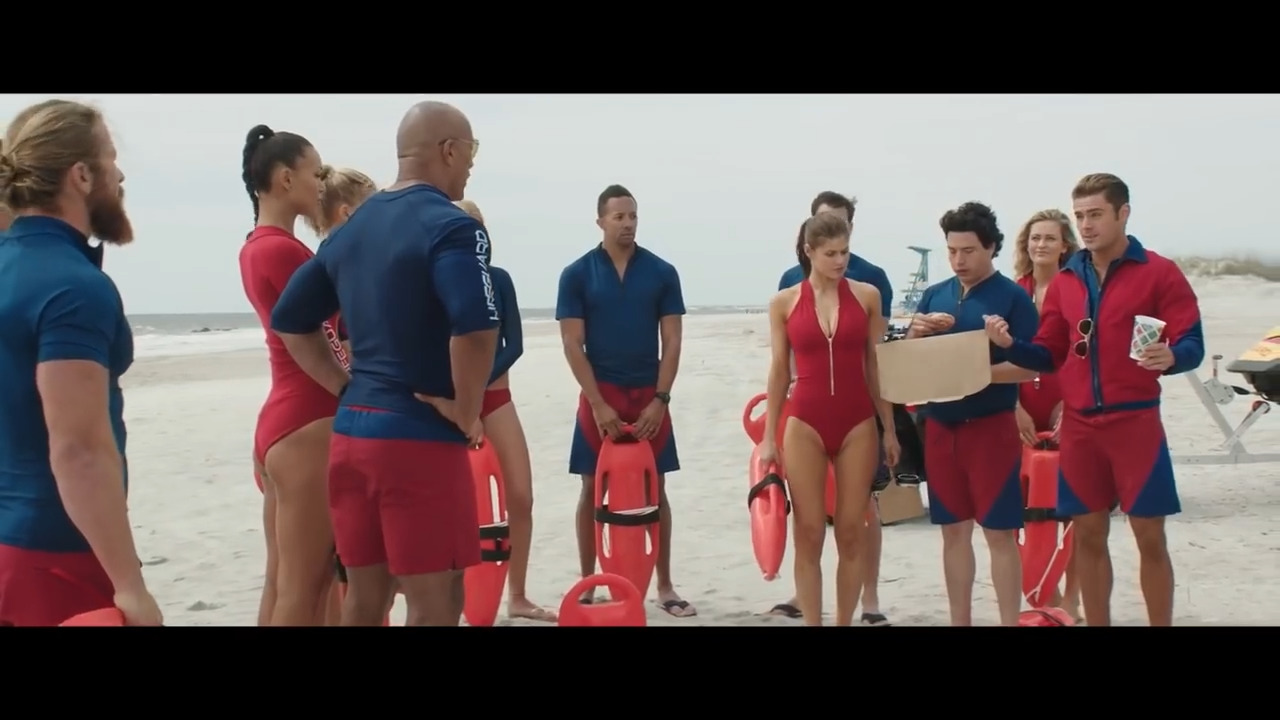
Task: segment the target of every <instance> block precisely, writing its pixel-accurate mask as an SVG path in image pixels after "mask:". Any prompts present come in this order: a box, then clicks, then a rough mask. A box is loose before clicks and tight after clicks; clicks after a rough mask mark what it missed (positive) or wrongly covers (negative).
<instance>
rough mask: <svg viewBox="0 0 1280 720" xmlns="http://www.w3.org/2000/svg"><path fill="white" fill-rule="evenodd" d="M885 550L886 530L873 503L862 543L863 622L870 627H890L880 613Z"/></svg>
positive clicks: (868, 514) (887, 620)
mask: <svg viewBox="0 0 1280 720" xmlns="http://www.w3.org/2000/svg"><path fill="white" fill-rule="evenodd" d="M883 548H884V529H883V528H881V527H880V511H879V510H878V509H877V508H876V504H875V503H874V502H873V503H871V505H870V507H869V509H868V510H867V532H866V535H864V536H863V543H862V553H863V556H862V567H863V568H864V569H865V572H866V577H864V578H863V582H862V621H863V622H865V623H867V624H869V625H888V624H889V619H888V618H886V617H885V616H884V614H883V613H881V612H880V555H881V552H882V551H883Z"/></svg>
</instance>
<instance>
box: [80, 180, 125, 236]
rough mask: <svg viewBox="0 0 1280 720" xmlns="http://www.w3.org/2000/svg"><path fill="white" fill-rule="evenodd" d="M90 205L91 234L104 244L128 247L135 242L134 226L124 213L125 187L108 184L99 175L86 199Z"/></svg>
mask: <svg viewBox="0 0 1280 720" xmlns="http://www.w3.org/2000/svg"><path fill="white" fill-rule="evenodd" d="M85 200H86V202H87V203H88V205H89V233H90V234H91V235H93V237H96V238H98V239H99V240H101V241H102V242H104V243H110V244H112V245H128V244H129V243H131V242H133V224H132V223H131V222H129V215H128V213H126V212H125V211H124V187H123V186H121V185H119V184H118V183H108V182H106V181H105V180H104V179H102V176H101V175H98V176H97V177H95V179H94V183H93V190H92V191H90V192H89V196H88V197H87V198H86V199H85Z"/></svg>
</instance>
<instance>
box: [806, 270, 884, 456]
mask: <svg viewBox="0 0 1280 720" xmlns="http://www.w3.org/2000/svg"><path fill="white" fill-rule="evenodd" d="M836 292H837V296H838V297H839V314H838V318H837V320H836V326H835V332H834V333H833V334H832V335H831V336H829V337H828V335H827V331H826V330H825V329H824V328H823V325H822V324H821V323H820V322H819V320H818V309H817V302H816V300H815V298H814V293H813V286H812V285H811V284H810V283H809V281H808V280H805V281H803V282H801V283H800V299H799V300H798V301H797V302H796V306H795V308H793V309H792V311H791V315H790V316H789V317H788V318H787V340H788V341H789V342H790V344H791V350H792V352H793V353H794V354H795V360H796V381H795V385H793V386H792V388H791V396H790V398H788V400H787V405H788V408H789V410H790V414H791V416H792V417H794V418H796V419H797V420H800V421H802V422H804V423H805V424H807V425H808V426H809V427H812V428H813V429H814V430H816V431H817V432H818V436H819V437H820V438H821V439H822V444H823V447H824V448H826V451H827V455H828V456H830V457H835V455H836V454H837V453H839V452H840V446H841V445H842V444H844V439H845V436H847V435H848V434H849V431H850V430H852V429H853V428H855V427H857V426H858V424H859V423H861V422H863V421H864V420H867V419H868V418H871V417H874V416H875V414H876V410H875V403H874V402H873V401H872V400H871V391H870V389H869V388H868V387H867V375H866V370H865V368H866V353H867V332H868V331H869V326H870V322H869V319H868V318H867V311H866V309H865V308H864V307H862V303H860V302H858V298H857V296H856V295H854V294H853V289H852V288H850V287H849V283H847V282H842V283H840V285H839V286H838V289H837V291H836Z"/></svg>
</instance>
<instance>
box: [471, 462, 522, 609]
mask: <svg viewBox="0 0 1280 720" xmlns="http://www.w3.org/2000/svg"><path fill="white" fill-rule="evenodd" d="M468 454H469V455H470V458H471V477H472V479H473V480H474V481H475V487H476V514H477V519H478V520H479V523H480V560H481V562H480V564H479V565H472V566H471V567H469V568H467V570H466V572H465V573H463V576H462V581H463V585H464V587H465V593H466V594H465V600H464V602H463V609H462V614H463V616H464V617H466V619H467V624H468V625H470V626H472V627H488V626H490V625H493V623H494V621H495V620H497V619H498V609H499V607H501V605H502V593H503V591H504V590H505V589H506V586H507V570H508V566H509V564H510V562H511V532H510V528H509V527H508V526H507V493H506V486H505V484H504V483H503V478H502V466H501V465H500V464H499V463H498V453H496V452H494V449H493V443H491V442H489V440H488V438H485V439H484V440H483V441H482V442H481V443H480V445H479V446H478V447H474V448H471V450H470V451H469V453H468Z"/></svg>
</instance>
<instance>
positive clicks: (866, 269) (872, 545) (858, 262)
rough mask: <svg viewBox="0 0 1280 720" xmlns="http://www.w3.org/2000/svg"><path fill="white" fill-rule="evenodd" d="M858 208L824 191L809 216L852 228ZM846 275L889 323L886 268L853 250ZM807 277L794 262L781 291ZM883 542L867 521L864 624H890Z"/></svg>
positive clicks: (787, 605) (788, 606) (791, 605)
mask: <svg viewBox="0 0 1280 720" xmlns="http://www.w3.org/2000/svg"><path fill="white" fill-rule="evenodd" d="M857 208H858V199H857V198H855V197H845V196H844V195H842V194H840V193H838V192H834V191H832V190H825V191H823V192H820V193H818V196H817V197H815V198H814V199H813V202H811V203H809V215H810V216H812V215H817V214H818V213H824V212H829V213H838V214H840V215H843V216H844V217H845V218H846V219H847V220H848V221H849V225H850V227H852V226H853V216H854V213H855V212H856V211H857ZM844 276H845V277H847V278H849V279H850V280H857V281H858V282H864V283H867V284H869V285H874V286H875V288H876V289H877V290H879V291H880V312H881V313H882V314H883V316H884V321H885V322H886V323H888V321H889V318H890V317H891V316H892V314H893V285H892V284H891V283H890V282H889V276H888V275H886V274H885V272H884V270H883V269H882V268H881V267H880V266H878V265H873V264H871V263H870V262H868V261H867V260H865V259H863V258H861V257H859V256H858V255H856V254H854V253H852V252H851V253H849V266H848V267H847V268H845V271H844ZM804 279H805V276H804V270H803V269H801V267H800V266H799V265H795V266H793V267H791V268H789V269H788V270H787V271H786V272H784V273H782V278H781V279H779V280H778V290H780V291H781V290H785V289H787V288H789V287H794V286H796V285H799V284H800V283H801V282H802V281H803V280H804ZM793 369H794V368H793ZM879 472H880V473H884V474H887V473H888V472H889V468H887V467H885V466H884V464H883V463H881V465H880V470H879ZM885 479H886V478H885V477H883V476H881V477H878V478H876V480H877V481H878V482H879V481H883V480H885ZM871 507H872V512H875V509H874V508H875V504H874V503H872V505H871ZM883 542H884V534H883V531H882V528H881V527H880V523H879V522H872V523H868V525H867V542H866V544H865V545H863V548H864V549H865V551H866V553H867V557H866V561H865V563H864V565H863V567H865V568H866V569H867V577H866V579H865V580H864V581H863V586H862V598H861V600H862V618H861V622H862V624H864V625H871V626H873V627H882V626H887V625H888V624H889V618H887V617H885V615H884V613H882V612H880V592H879V587H880V556H881V549H882V547H883ZM769 612H770V613H772V614H774V615H785V616H787V617H789V618H799V617H800V609H799V608H798V607H797V606H796V599H795V598H794V597H792V598H791V599H790V600H788V601H786V602H784V603H779V604H777V605H774V606H773V609H771V610H770V611H769Z"/></svg>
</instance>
